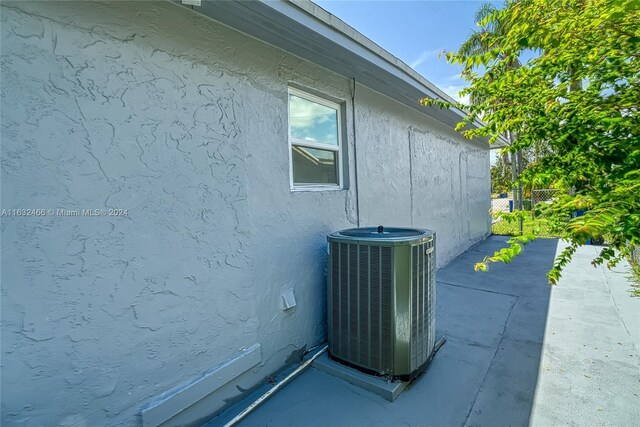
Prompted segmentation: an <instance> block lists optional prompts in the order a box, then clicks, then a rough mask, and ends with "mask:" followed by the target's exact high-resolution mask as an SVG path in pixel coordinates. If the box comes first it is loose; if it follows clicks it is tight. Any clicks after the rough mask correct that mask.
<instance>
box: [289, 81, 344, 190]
mask: <svg viewBox="0 0 640 427" xmlns="http://www.w3.org/2000/svg"><path fill="white" fill-rule="evenodd" d="M340 119H341V114H340V105H339V104H336V103H333V102H330V101H327V100H325V99H322V98H319V97H317V96H314V95H309V94H307V93H304V92H301V91H299V90H296V89H291V88H290V89H289V144H290V146H291V188H292V189H294V190H305V189H307V190H322V189H340V188H341V186H342V151H341V150H342V129H341V125H340Z"/></svg>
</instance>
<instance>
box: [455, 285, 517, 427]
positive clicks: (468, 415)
mask: <svg viewBox="0 0 640 427" xmlns="http://www.w3.org/2000/svg"><path fill="white" fill-rule="evenodd" d="M493 293H499V292H493ZM514 296H515V295H514ZM515 298H516V299H515V300H514V301H513V304H511V307H509V314H508V315H507V318H506V320H505V321H504V326H503V328H502V334H501V335H500V341H499V342H498V345H496V351H494V352H493V356H492V357H491V362H490V363H489V367H488V368H487V371H486V372H485V373H484V377H483V378H482V382H481V383H480V387H478V391H477V392H476V395H475V396H474V398H473V402H471V406H470V407H469V412H467V416H466V417H465V420H464V424H463V426H466V425H467V423H468V422H469V417H471V413H472V412H473V408H474V407H475V406H476V401H477V400H478V396H480V393H481V392H482V389H483V387H484V383H485V381H486V380H487V377H488V376H489V372H491V368H492V367H493V362H494V361H495V360H496V356H497V355H498V352H499V351H500V346H501V345H502V341H503V340H504V337H505V334H506V332H507V325H508V324H509V319H511V313H513V309H514V307H515V306H516V304H517V303H518V300H519V297H517V296H515Z"/></svg>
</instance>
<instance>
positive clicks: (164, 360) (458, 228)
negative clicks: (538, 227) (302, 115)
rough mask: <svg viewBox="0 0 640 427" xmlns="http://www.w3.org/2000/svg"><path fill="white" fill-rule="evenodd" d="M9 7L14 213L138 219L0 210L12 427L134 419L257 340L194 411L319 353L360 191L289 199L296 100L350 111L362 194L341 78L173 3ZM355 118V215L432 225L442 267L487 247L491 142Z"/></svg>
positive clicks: (417, 123)
mask: <svg viewBox="0 0 640 427" xmlns="http://www.w3.org/2000/svg"><path fill="white" fill-rule="evenodd" d="M0 13H1V19H2V22H1V29H0V31H1V34H0V40H1V54H2V74H1V78H2V80H1V83H2V84H1V91H2V92H1V93H2V118H1V125H2V129H1V131H2V134H1V138H2V147H1V150H2V194H1V204H2V208H3V209H15V208H29V209H45V210H48V209H58V208H61V209H70V210H75V209H99V208H102V209H109V208H120V209H127V210H128V216H127V217H109V216H106V217H69V216H60V215H50V214H47V215H46V216H43V217H37V216H32V217H8V216H5V217H3V218H2V222H1V223H0V228H1V232H2V271H1V279H2V294H1V297H2V302H1V303H2V319H1V320H2V378H1V381H2V399H1V401H2V403H1V405H2V420H1V422H2V423H3V424H4V423H8V424H12V425H13V424H15V425H26V424H29V425H104V424H109V425H135V424H137V423H138V422H139V419H138V418H137V416H136V414H137V413H138V412H139V411H140V408H141V406H142V405H144V404H147V403H149V402H151V401H153V400H154V399H155V398H156V397H157V396H158V395H160V394H161V393H163V392H165V391H167V390H170V389H172V388H174V387H176V386H180V385H182V384H185V383H188V382H189V381H192V380H193V379H194V378H196V377H197V376H198V375H199V374H201V373H202V372H204V371H206V370H208V369H211V368H212V367H214V366H216V365H218V364H220V363H222V362H224V361H225V360H228V359H229V358H230V357H231V356H233V355H234V354H237V352H238V351H239V350H240V349H242V348H245V347H248V346H250V345H252V344H255V343H259V344H261V346H262V348H261V352H262V362H261V363H260V364H259V365H258V366H256V367H254V368H253V369H251V370H250V371H248V372H246V373H245V374H243V375H241V376H240V377H239V378H238V379H237V380H235V381H233V382H232V383H230V384H228V385H227V386H225V387H222V388H221V389H219V390H218V391H216V393H214V394H213V395H212V396H211V397H210V398H207V399H205V400H203V401H202V402H200V403H199V404H198V405H196V407H195V408H194V410H193V411H191V413H190V414H182V415H181V418H180V417H179V418H177V419H176V420H178V421H179V422H188V421H193V420H195V419H198V418H199V417H200V416H204V415H206V414H207V413H209V412H211V411H212V410H215V409H217V408H219V407H221V406H223V405H224V404H225V399H226V400H233V399H234V398H236V397H237V396H238V394H239V393H240V392H239V390H240V388H242V389H247V388H250V387H251V386H253V385H255V384H256V383H257V382H259V381H261V380H263V379H264V378H265V377H266V376H267V375H269V374H271V373H273V372H274V371H276V370H277V369H279V368H280V367H282V366H283V365H284V364H285V363H287V360H288V359H289V358H290V356H291V354H292V353H293V352H294V351H296V350H297V349H300V348H302V347H304V346H307V347H310V346H313V345H317V344H319V343H320V342H322V341H323V340H324V338H325V326H324V323H325V313H324V295H325V287H324V286H325V276H324V274H325V273H324V268H325V266H324V265H325V258H326V240H325V235H326V234H327V233H328V232H330V231H333V230H336V229H340V228H346V227H350V226H355V222H356V208H355V206H356V203H355V187H354V185H353V184H352V185H351V186H350V188H349V189H347V190H343V191H332V192H294V193H292V192H291V191H290V190H289V172H288V170H289V169H288V168H289V164H288V162H289V156H288V145H287V139H286V138H287V121H286V102H287V92H286V90H287V85H288V84H289V83H290V82H294V83H295V84H297V85H300V86H302V87H309V88H313V89H315V90H317V91H319V92H321V93H325V94H327V95H329V96H332V97H334V98H338V99H343V100H345V102H346V106H347V108H346V118H347V134H348V150H349V153H348V157H349V158H350V159H351V161H350V166H349V168H348V171H347V172H348V174H349V181H350V182H352V183H353V182H354V178H355V177H354V175H353V174H354V167H353V158H354V152H353V137H352V135H351V133H350V132H351V126H350V125H349V124H350V123H351V120H352V119H351V116H350V111H351V108H350V92H349V87H350V82H349V80H348V79H346V78H344V77H341V76H337V75H335V74H332V73H330V72H328V71H326V70H324V69H321V68H320V67H318V66H315V65H313V64H310V63H308V62H306V61H303V60H300V59H298V58H296V57H294V56H292V55H290V54H287V53H286V52H283V51H280V50H277V49H275V48H273V47H271V46H268V45H265V44H262V43H260V42H258V41H256V40H254V39H252V38H249V37H246V36H244V35H242V34H239V33H237V32H235V31H232V30H230V29H228V28H227V27H224V26H222V25H219V24H217V23H215V22H213V21H210V20H207V19H205V18H204V17H201V16H199V15H197V14H195V13H193V12H190V11H188V10H186V9H185V8H182V7H179V6H177V5H174V4H171V3H168V2H161V3H151V2H132V3H124V2H114V3H88V2H50V3H37V2H16V3H11V2H3V3H2V7H0ZM356 124H357V134H358V142H357V144H358V145H357V146H358V162H359V164H358V166H359V168H360V169H359V175H360V180H359V182H360V216H361V220H362V221H361V222H362V224H363V225H368V224H374V225H375V224H378V223H384V224H387V223H394V224H397V225H407V224H413V225H414V226H425V227H430V228H434V229H436V231H438V233H439V240H438V244H439V245H440V246H439V248H438V250H439V251H441V253H439V255H438V259H439V265H442V264H443V263H445V262H446V261H448V260H450V259H451V258H452V257H453V256H455V255H456V254H458V253H460V252H462V251H463V250H464V249H466V248H467V247H468V246H469V245H470V244H471V243H472V242H475V241H477V240H478V239H480V238H481V237H482V236H484V235H486V233H487V232H488V223H487V215H486V212H487V210H488V200H489V199H488V198H489V180H488V162H489V160H488V150H486V149H479V148H476V147H474V146H473V145H471V144H469V143H467V142H464V141H463V140H462V139H461V138H460V137H459V136H457V135H455V134H454V133H453V132H452V131H450V130H448V129H446V128H444V127H443V126H440V125H439V124H437V123H436V122H434V121H431V120H429V119H426V118H424V117H422V116H421V115H419V114H418V113H415V112H413V111H412V110H410V109H408V108H406V107H402V106H400V105H398V104H394V103H393V101H389V100H388V99H386V98H384V97H382V96H380V95H378V94H376V93H373V92H371V91H368V90H366V89H365V88H361V87H360V88H358V94H357V98H356ZM409 144H412V145H411V147H412V148H411V150H410V149H409ZM410 159H412V160H413V162H411V163H410V162H409V160H410ZM410 164H411V171H410V170H409V168H408V166H409V165H410ZM434 168H435V169H434ZM435 197H440V198H441V200H442V202H439V203H433V199H434V198H435ZM449 234H451V236H449ZM289 288H293V289H294V292H295V296H296V299H297V306H296V307H295V308H294V309H293V310H288V311H283V310H282V309H281V305H280V304H281V303H280V298H281V297H280V295H281V293H282V292H283V291H284V290H286V289H289ZM238 387H239V388H238ZM176 422H177V421H176Z"/></svg>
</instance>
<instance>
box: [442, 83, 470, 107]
mask: <svg viewBox="0 0 640 427" xmlns="http://www.w3.org/2000/svg"><path fill="white" fill-rule="evenodd" d="M438 87H439V88H440V89H442V90H443V91H444V92H445V93H446V94H447V95H449V96H450V97H452V98H453V99H455V100H456V101H458V102H461V103H462V104H466V105H469V95H465V96H460V91H461V90H462V89H464V88H465V87H466V86H463V85H446V86H438Z"/></svg>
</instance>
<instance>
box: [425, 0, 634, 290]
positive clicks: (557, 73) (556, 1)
mask: <svg viewBox="0 0 640 427" xmlns="http://www.w3.org/2000/svg"><path fill="white" fill-rule="evenodd" d="M480 25H481V27H491V28H500V31H484V32H480V33H475V34H474V35H473V36H472V37H479V38H480V40H479V41H475V42H474V43H476V42H479V43H482V45H483V46H486V47H487V49H484V50H483V49H479V50H475V51H474V50H464V49H463V50H460V51H458V52H451V53H449V54H447V59H448V60H449V61H450V62H451V63H454V64H459V65H460V66H462V68H463V72H462V75H463V77H464V78H465V79H466V80H468V81H469V83H470V86H469V87H468V88H467V89H465V90H464V91H463V94H467V95H469V96H470V98H472V99H474V100H477V101H476V103H474V104H472V105H470V106H462V105H457V107H458V108H464V109H466V110H467V112H468V117H467V118H466V119H465V120H464V122H462V123H460V124H459V126H458V130H461V131H463V132H464V134H465V136H467V137H469V138H472V137H476V136H482V137H489V140H490V141H491V142H495V141H496V140H497V139H498V137H499V136H500V135H503V134H506V133H512V134H515V135H517V138H515V140H514V141H513V143H512V144H511V145H510V146H509V147H508V148H507V149H508V150H509V151H511V152H515V151H516V150H518V149H522V150H534V151H536V152H537V153H539V156H537V157H536V158H535V160H534V161H533V162H532V163H531V164H530V165H529V166H528V168H527V169H526V170H525V171H524V173H523V175H522V176H521V179H522V180H523V181H524V182H525V183H528V184H529V185H532V184H534V183H536V182H545V183H549V182H553V183H555V184H556V185H559V186H562V187H565V188H567V189H572V191H571V192H568V194H566V195H563V196H561V197H558V198H556V199H554V201H553V203H551V204H543V205H542V206H541V207H538V208H537V210H538V212H537V213H536V214H537V215H538V216H539V217H540V218H542V219H543V220H544V221H546V223H547V224H546V225H547V226H548V227H549V228H550V229H552V230H553V231H554V232H556V233H557V234H558V235H559V236H561V237H562V238H564V239H566V240H568V241H569V243H570V245H569V246H568V247H567V248H566V249H565V250H564V251H563V252H562V253H561V254H559V255H558V257H557V259H556V261H555V264H554V266H553V268H552V269H551V271H550V272H549V273H548V277H549V281H550V283H552V284H554V283H556V282H557V280H558V279H559V278H560V274H561V271H562V269H563V267H564V266H565V265H566V264H567V263H568V262H569V261H570V259H571V256H572V255H573V253H574V252H575V250H576V248H577V247H578V246H580V245H583V244H585V242H586V241H587V240H588V239H589V238H591V237H596V238H602V237H605V238H606V240H607V242H608V243H609V244H610V246H608V247H604V248H603V249H602V250H601V252H600V254H599V256H598V257H596V258H595V259H594V260H593V264H594V265H598V264H602V263H606V264H607V265H608V266H609V267H611V266H613V265H615V264H616V263H617V262H618V261H619V260H620V259H621V258H622V257H623V256H625V255H627V254H628V252H629V249H630V247H631V246H633V245H639V244H640V116H639V114H638V113H639V111H638V110H639V108H640V60H639V56H640V1H638V0H575V1H567V0H520V1H511V2H508V3H507V4H506V6H505V8H504V9H502V10H494V11H492V12H490V13H488V14H487V15H486V17H485V18H484V20H483V21H482V22H481V23H480ZM478 34H479V35H478ZM526 56H532V59H530V60H528V61H527V62H526V63H524V64H522V65H521V66H519V67H514V66H513V64H514V62H515V61H518V59H519V58H523V57H526ZM422 102H423V103H425V104H431V105H440V106H441V107H443V108H448V107H450V104H448V103H446V102H442V101H437V100H423V101H422ZM478 119H482V122H483V123H484V125H483V126H482V127H480V128H475V129H471V128H469V127H467V124H469V123H471V122H472V121H474V120H478ZM576 211H585V212H586V213H585V214H584V215H582V216H575V215H574V213H575V212H576ZM518 214H519V213H518V212H516V213H514V214H513V215H516V216H517V215H518ZM534 237H535V236H533V235H531V236H520V237H518V238H514V239H512V240H511V241H510V243H511V246H510V247H509V248H505V250H504V251H500V252H497V253H495V254H494V255H493V256H492V257H487V258H486V259H485V261H484V262H482V263H479V264H477V265H476V269H478V270H486V269H487V266H488V263H490V262H495V261H501V262H509V261H510V260H511V259H512V258H513V257H514V256H516V255H517V254H518V253H519V252H520V250H521V245H523V244H526V243H527V242H529V241H530V240H531V239H532V238H534ZM614 249H615V250H614Z"/></svg>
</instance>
